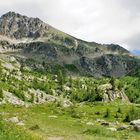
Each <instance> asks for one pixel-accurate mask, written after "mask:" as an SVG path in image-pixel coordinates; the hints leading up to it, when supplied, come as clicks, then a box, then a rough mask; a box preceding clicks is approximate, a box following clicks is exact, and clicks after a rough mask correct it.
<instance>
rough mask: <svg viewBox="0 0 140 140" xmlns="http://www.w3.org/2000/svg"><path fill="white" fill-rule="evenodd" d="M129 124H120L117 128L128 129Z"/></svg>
mask: <svg viewBox="0 0 140 140" xmlns="http://www.w3.org/2000/svg"><path fill="white" fill-rule="evenodd" d="M129 127H130V126H129V125H125V124H123V125H121V126H120V127H119V128H118V129H117V130H125V129H128V128H129Z"/></svg>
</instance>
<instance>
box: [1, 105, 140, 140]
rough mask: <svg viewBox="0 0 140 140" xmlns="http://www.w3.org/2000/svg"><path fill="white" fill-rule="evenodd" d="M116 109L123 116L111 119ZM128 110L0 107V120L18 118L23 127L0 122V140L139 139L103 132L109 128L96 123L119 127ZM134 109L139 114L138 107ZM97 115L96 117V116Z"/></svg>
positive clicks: (134, 134) (135, 135)
mask: <svg viewBox="0 0 140 140" xmlns="http://www.w3.org/2000/svg"><path fill="white" fill-rule="evenodd" d="M119 107H120V108H121V111H122V112H123V114H120V115H119V118H115V117H114V116H115V114H116V112H117V111H118V108H119ZM107 108H109V109H110V116H109V117H108V118H104V114H105V112H106V109H107ZM131 108H132V105H131V104H121V103H118V102H116V103H108V104H104V103H96V104H77V105H75V107H72V108H67V109H64V108H60V107H56V106H55V105H52V104H50V105H38V106H36V105H35V106H32V107H29V108H25V107H16V106H11V105H2V106H1V108H0V113H2V112H5V114H3V115H2V118H5V119H8V118H10V117H14V116H18V117H19V119H20V120H23V121H24V123H25V126H20V127H18V126H17V125H15V124H14V125H13V124H11V123H10V124H9V123H8V122H5V121H1V124H2V125H0V132H1V134H2V135H1V136H0V138H1V139H0V140H24V139H27V138H28V139H31V140H32V139H33V140H36V139H37V140H39V136H40V137H42V140H43V139H45V140H46V139H47V138H49V137H53V136H55V137H63V138H65V139H66V140H69V139H70V138H76V139H77V140H93V139H95V140H96V139H97V140H98V139H103V140H108V139H114V140H123V139H130V140H131V139H133V140H137V139H139V138H140V134H139V133H137V132H135V131H133V130H121V131H117V132H110V131H108V130H107V129H106V128H108V127H111V126H102V125H100V124H99V123H98V122H96V119H103V120H105V121H107V122H110V123H113V122H116V121H119V123H120V124H119V125H121V124H124V122H123V119H124V117H125V115H126V113H127V112H128V111H129V109H131ZM135 108H136V109H137V111H139V112H140V109H139V108H138V107H135ZM97 112H100V113H99V114H96V113H97ZM50 116H57V117H50ZM88 122H93V124H94V125H87V123H88ZM125 124H128V123H125ZM119 125H118V126H117V127H119ZM31 128H35V129H31ZM9 131H10V132H9ZM40 139H41V138H40Z"/></svg>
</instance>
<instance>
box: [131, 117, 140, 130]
mask: <svg viewBox="0 0 140 140" xmlns="http://www.w3.org/2000/svg"><path fill="white" fill-rule="evenodd" d="M130 125H133V126H134V130H136V131H138V132H140V119H138V120H133V121H131V122H130Z"/></svg>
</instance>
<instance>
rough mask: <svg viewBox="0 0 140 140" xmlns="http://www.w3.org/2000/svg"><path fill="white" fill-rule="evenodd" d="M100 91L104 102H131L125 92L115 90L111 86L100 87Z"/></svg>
mask: <svg viewBox="0 0 140 140" xmlns="http://www.w3.org/2000/svg"><path fill="white" fill-rule="evenodd" d="M98 90H99V91H100V92H101V93H102V94H103V102H110V101H115V100H121V101H125V102H129V99H128V97H127V96H126V95H125V93H124V91H123V90H119V89H113V87H112V85H111V84H104V85H100V86H99V87H98Z"/></svg>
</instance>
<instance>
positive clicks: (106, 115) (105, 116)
mask: <svg viewBox="0 0 140 140" xmlns="http://www.w3.org/2000/svg"><path fill="white" fill-rule="evenodd" d="M109 116H110V110H109V109H108V108H107V109H106V112H105V115H104V118H108V117H109Z"/></svg>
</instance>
